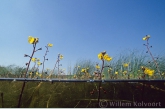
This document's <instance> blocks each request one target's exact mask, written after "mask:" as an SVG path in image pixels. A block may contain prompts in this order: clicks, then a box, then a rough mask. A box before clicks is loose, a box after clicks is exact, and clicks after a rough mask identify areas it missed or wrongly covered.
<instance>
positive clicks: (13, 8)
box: [0, 0, 165, 70]
mask: <svg viewBox="0 0 165 109" xmlns="http://www.w3.org/2000/svg"><path fill="white" fill-rule="evenodd" d="M147 34H150V35H151V39H150V43H151V44H152V45H153V49H152V52H153V53H155V54H159V53H162V52H163V53H164V51H165V48H164V41H165V1H164V0H0V51H1V52H0V65H11V64H16V65H19V66H24V65H25V63H26V62H28V61H29V58H25V57H24V54H28V55H31V52H32V49H33V46H32V45H30V44H28V41H27V39H28V36H34V37H38V38H39V43H38V44H37V48H40V47H42V48H43V50H42V51H38V52H36V53H35V55H34V57H37V58H40V59H41V62H42V61H43V56H44V54H45V51H46V49H45V46H46V45H47V43H52V44H53V45H54V46H53V47H52V48H50V49H49V51H50V52H48V55H47V58H48V59H49V61H46V62H45V68H50V69H52V68H53V67H54V64H55V62H56V59H57V54H58V53H61V54H63V55H64V59H63V60H62V61H61V63H62V64H63V66H62V68H65V69H66V70H67V67H68V66H70V65H71V66H72V67H73V66H74V65H75V62H76V61H77V60H79V59H87V60H88V59H90V60H93V61H95V62H99V60H98V58H97V54H98V53H99V52H101V51H104V50H106V51H107V53H108V54H109V55H110V56H112V57H115V56H117V54H119V53H121V51H123V50H125V52H126V51H127V49H138V50H141V51H144V50H145V49H146V48H145V47H144V46H143V43H144V41H143V40H142V38H143V37H144V36H145V35H147ZM164 54H165V53H164ZM31 65H33V63H31Z"/></svg>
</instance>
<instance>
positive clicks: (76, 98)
mask: <svg viewBox="0 0 165 109" xmlns="http://www.w3.org/2000/svg"><path fill="white" fill-rule="evenodd" d="M22 84H23V82H17V81H16V82H11V81H1V82H0V93H1V97H0V107H6V108H9V107H17V105H18V99H19V95H20V92H21V88H22ZM98 85H99V83H95V82H93V83H87V82H77V83H76V82H72V83H66V82H54V83H51V82H26V86H25V89H24V92H23V96H22V100H21V107H24V108H32V107H33V108H35V107H36V108H47V107H48V108H74V107H76V108H85V107H88V108H96V107H154V108H159V107H165V83H163V82H143V83H128V82H113V83H111V82H107V83H101V87H100V102H98V90H99V88H98Z"/></svg>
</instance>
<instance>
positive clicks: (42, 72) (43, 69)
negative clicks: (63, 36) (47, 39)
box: [42, 46, 48, 78]
mask: <svg viewBox="0 0 165 109" xmlns="http://www.w3.org/2000/svg"><path fill="white" fill-rule="evenodd" d="M45 47H46V53H45V55H44V61H43V64H42V65H43V68H42V78H43V71H44V63H45V60H46V59H45V57H46V55H47V52H48V47H47V46H45Z"/></svg>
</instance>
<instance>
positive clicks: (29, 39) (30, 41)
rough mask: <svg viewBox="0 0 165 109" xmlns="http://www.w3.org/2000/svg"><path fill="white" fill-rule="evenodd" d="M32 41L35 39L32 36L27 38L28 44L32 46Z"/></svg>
mask: <svg viewBox="0 0 165 109" xmlns="http://www.w3.org/2000/svg"><path fill="white" fill-rule="evenodd" d="M34 41H35V38H34V37H32V36H29V37H28V42H29V43H30V44H34Z"/></svg>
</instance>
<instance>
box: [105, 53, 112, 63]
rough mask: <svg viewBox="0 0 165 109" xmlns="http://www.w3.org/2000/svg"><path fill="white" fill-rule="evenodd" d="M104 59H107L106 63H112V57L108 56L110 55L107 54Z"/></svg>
mask: <svg viewBox="0 0 165 109" xmlns="http://www.w3.org/2000/svg"><path fill="white" fill-rule="evenodd" d="M104 59H105V60H106V61H111V60H112V58H111V57H110V56H108V54H105V55H104Z"/></svg>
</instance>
